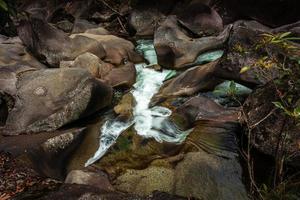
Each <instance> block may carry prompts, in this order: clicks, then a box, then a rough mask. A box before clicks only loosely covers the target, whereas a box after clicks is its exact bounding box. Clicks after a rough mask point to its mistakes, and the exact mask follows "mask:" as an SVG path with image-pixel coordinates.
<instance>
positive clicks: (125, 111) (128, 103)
mask: <svg viewBox="0 0 300 200" xmlns="http://www.w3.org/2000/svg"><path fill="white" fill-rule="evenodd" d="M135 104H136V102H135V99H134V97H133V95H132V93H130V92H129V93H127V94H125V95H124V96H123V97H122V99H121V101H120V103H119V104H118V105H117V106H115V107H114V111H115V113H117V114H118V115H119V116H120V118H125V119H130V118H132V117H133V107H134V106H135Z"/></svg>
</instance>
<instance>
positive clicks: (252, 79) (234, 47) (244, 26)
mask: <svg viewBox="0 0 300 200" xmlns="http://www.w3.org/2000/svg"><path fill="white" fill-rule="evenodd" d="M267 32H271V29H269V28H267V27H265V26H263V25H262V24H259V23H258V22H255V21H237V22H236V23H235V24H234V26H233V30H232V33H231V36H230V38H229V41H228V49H227V54H226V55H225V56H223V58H222V59H221V61H220V62H219V65H218V66H217V67H216V68H217V70H216V72H215V75H216V76H218V77H220V78H223V79H226V80H234V81H236V82H238V83H241V84H244V85H246V86H249V87H254V86H257V85H261V84H265V83H266V82H268V81H270V80H271V79H273V78H275V77H276V76H277V75H278V73H277V72H276V68H277V65H279V64H280V61H278V60H279V58H278V52H276V48H275V49H273V50H266V48H265V47H263V46H262V45H263V36H262V34H263V33H267ZM277 50H279V49H278V48H277ZM271 58H272V59H271ZM243 67H249V70H248V71H246V72H244V73H241V69H242V68H243ZM261 69H264V70H269V73H268V74H270V75H269V76H263V75H262V74H261V71H262V70H261Z"/></svg>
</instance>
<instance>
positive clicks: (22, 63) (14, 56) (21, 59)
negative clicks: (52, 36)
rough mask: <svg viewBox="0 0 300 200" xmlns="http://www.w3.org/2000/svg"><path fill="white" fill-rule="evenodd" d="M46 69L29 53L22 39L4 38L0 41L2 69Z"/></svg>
mask: <svg viewBox="0 0 300 200" xmlns="http://www.w3.org/2000/svg"><path fill="white" fill-rule="evenodd" d="M2 67H7V68H14V69H17V68H24V67H27V68H30V67H31V68H35V69H43V68H46V66H44V65H43V64H41V63H39V62H38V61H37V60H36V59H35V58H34V57H33V56H31V55H30V54H29V53H28V52H27V51H26V48H25V47H24V45H23V44H22V41H21V40H20V38H18V37H15V38H8V37H5V36H3V37H2V38H1V41H0V68H2Z"/></svg>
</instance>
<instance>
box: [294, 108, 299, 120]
mask: <svg viewBox="0 0 300 200" xmlns="http://www.w3.org/2000/svg"><path fill="white" fill-rule="evenodd" d="M294 113H295V115H296V116H297V117H298V116H300V106H298V107H296V108H295V109H294Z"/></svg>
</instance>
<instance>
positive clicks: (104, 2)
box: [101, 0, 122, 16]
mask: <svg viewBox="0 0 300 200" xmlns="http://www.w3.org/2000/svg"><path fill="white" fill-rule="evenodd" d="M101 2H102V3H103V4H104V5H105V6H106V7H108V8H109V9H111V10H112V11H113V12H115V13H117V14H118V15H120V16H122V14H121V13H119V12H118V11H117V10H116V9H114V8H112V7H111V6H110V5H108V3H106V1H104V0H101Z"/></svg>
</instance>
